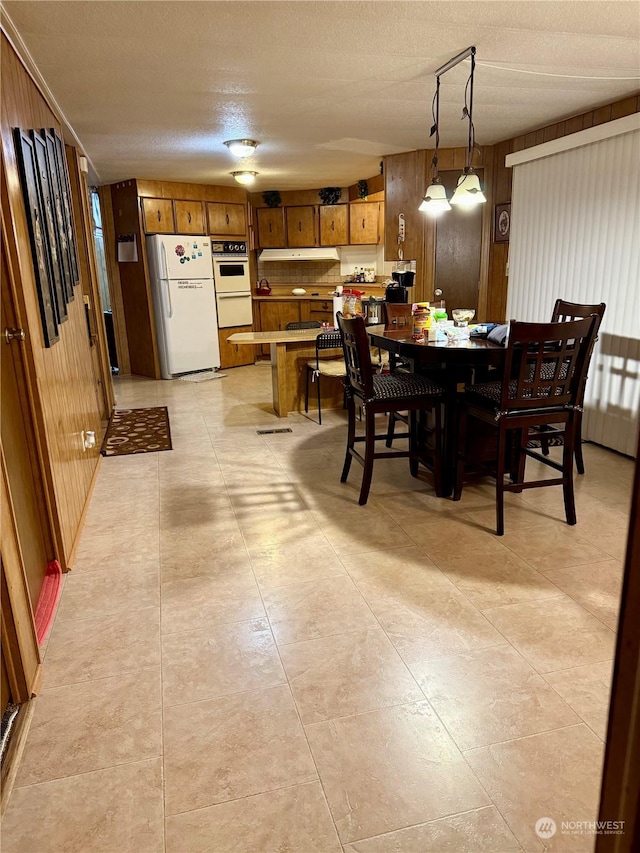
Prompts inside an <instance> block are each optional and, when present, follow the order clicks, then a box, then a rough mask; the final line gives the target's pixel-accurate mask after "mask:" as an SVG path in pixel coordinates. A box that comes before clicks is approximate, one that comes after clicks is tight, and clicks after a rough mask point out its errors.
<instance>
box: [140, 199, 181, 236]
mask: <svg viewBox="0 0 640 853" xmlns="http://www.w3.org/2000/svg"><path fill="white" fill-rule="evenodd" d="M142 212H143V214H144V230H145V232H146V233H147V234H175V233H176V225H175V221H174V218H173V201H172V200H171V199H170V198H143V199H142Z"/></svg>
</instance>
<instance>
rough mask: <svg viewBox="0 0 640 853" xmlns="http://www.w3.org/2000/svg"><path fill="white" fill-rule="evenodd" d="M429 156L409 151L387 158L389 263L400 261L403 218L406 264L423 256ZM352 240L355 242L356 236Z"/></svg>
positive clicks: (386, 211) (386, 225) (386, 204)
mask: <svg viewBox="0 0 640 853" xmlns="http://www.w3.org/2000/svg"><path fill="white" fill-rule="evenodd" d="M429 154H430V152H428V151H408V152H407V153H406V154H393V155H391V156H389V157H385V161H384V175H385V184H384V187H385V194H384V201H385V216H384V223H385V227H384V256H385V260H387V261H395V260H398V245H399V244H398V232H399V217H400V214H403V215H404V229H405V233H404V242H403V243H402V252H403V257H404V260H406V261H408V260H416V259H418V258H419V257H420V255H421V252H422V245H423V229H424V219H425V214H424V213H421V212H420V211H419V210H418V207H419V206H420V202H421V201H422V197H423V194H424V191H425V189H426V184H425V178H426V162H427V155H429ZM351 237H352V239H353V233H352V235H351Z"/></svg>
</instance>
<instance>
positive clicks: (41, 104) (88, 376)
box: [1, 34, 102, 568]
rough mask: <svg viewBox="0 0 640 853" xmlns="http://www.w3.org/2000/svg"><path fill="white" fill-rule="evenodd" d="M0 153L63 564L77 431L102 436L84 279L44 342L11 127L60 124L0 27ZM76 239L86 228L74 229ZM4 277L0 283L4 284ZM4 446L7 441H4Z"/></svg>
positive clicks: (74, 505) (88, 471) (80, 471)
mask: <svg viewBox="0 0 640 853" xmlns="http://www.w3.org/2000/svg"><path fill="white" fill-rule="evenodd" d="M1 67H2V157H3V162H4V166H5V169H6V183H5V186H6V198H5V195H4V193H3V199H2V204H3V222H4V226H5V228H6V230H7V248H8V254H9V257H8V262H9V264H10V265H11V268H12V276H13V280H14V282H15V287H16V300H17V306H16V307H17V310H18V312H19V315H20V316H19V319H20V323H21V325H22V326H23V328H25V329H26V331H27V340H26V341H25V344H24V347H25V358H26V361H27V364H28V368H29V384H30V390H31V395H32V396H31V404H32V408H33V413H34V420H35V423H36V426H37V429H38V433H39V436H40V439H41V442H42V447H41V464H42V469H43V476H44V479H45V483H46V488H47V492H48V495H47V497H48V508H49V512H50V514H51V521H52V527H53V531H54V539H55V544H56V551H57V553H56V555H55V556H56V557H57V558H58V559H59V560H60V562H61V564H62V566H63V568H66V567H67V566H68V561H69V558H70V555H71V553H72V549H73V545H74V542H75V539H76V535H77V533H78V529H79V527H80V523H81V518H82V514H83V511H84V508H85V504H86V501H87V496H88V494H89V490H90V486H91V483H92V480H93V476H94V473H95V471H96V467H97V464H98V459H99V444H100V442H98V447H96V448H94V449H92V450H88V451H85V450H84V449H83V443H82V437H81V433H82V430H94V431H95V433H96V435H97V436H100V435H101V429H102V425H101V421H100V411H99V408H100V407H99V405H98V402H97V399H96V387H95V378H94V373H93V368H92V362H91V351H90V345H89V338H88V334H87V322H86V316H85V306H84V303H83V299H82V290H83V285H82V281H81V282H80V283H79V284H78V285H77V286H76V287H75V299H74V301H73V302H70V303H69V305H68V311H69V316H68V319H67V320H66V322H64V323H63V324H62V325H61V327H60V340H59V341H58V342H57V343H56V344H55V345H54V346H52V347H50V348H46V347H45V346H44V343H43V336H42V331H41V325H40V312H39V309H38V300H37V293H36V285H35V280H34V272H33V264H32V259H31V251H30V245H29V236H28V231H27V221H26V214H25V208H24V203H23V198H22V190H21V186H20V178H19V171H18V163H17V160H16V152H15V149H14V143H13V135H12V129H13V128H14V127H21V128H25V129H28V128H41V127H55V128H56V130H57V132H58V133H59V134H60V136H62V135H63V131H62V126H61V123H60V122H59V121H58V118H57V116H56V115H55V114H54V113H53V112H52V110H51V109H50V107H49V105H48V104H47V102H46V101H45V99H44V98H43V96H42V94H41V92H40V91H39V89H38V88H37V86H36V85H35V83H34V82H33V80H32V78H31V77H30V76H29V74H28V73H27V72H26V70H25V68H24V66H23V65H22V63H21V62H20V60H19V58H18V56H17V55H16V53H15V52H14V50H13V48H12V46H11V44H10V43H9V41H8V40H7V39H6V38H5V36H4V34H2V45H1ZM77 239H78V242H79V243H81V242H87V241H88V240H90V239H91V235H87V234H86V233H78V234H77ZM4 285H5V283H4V282H3V286H4ZM5 451H7V448H5Z"/></svg>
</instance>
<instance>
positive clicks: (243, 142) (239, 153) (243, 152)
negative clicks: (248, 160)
mask: <svg viewBox="0 0 640 853" xmlns="http://www.w3.org/2000/svg"><path fill="white" fill-rule="evenodd" d="M223 144H224V145H226V146H227V148H228V149H229V151H231V153H232V154H233V155H234V157H249V156H251V154H253V153H255V150H256V148H257V147H258V143H257V142H256V141H255V139H228V140H227V141H226V142H225V143H223Z"/></svg>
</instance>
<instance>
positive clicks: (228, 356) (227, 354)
mask: <svg viewBox="0 0 640 853" xmlns="http://www.w3.org/2000/svg"><path fill="white" fill-rule="evenodd" d="M236 332H253V326H233V327H231V328H228V329H218V341H219V343H220V367H221V368H222V369H223V370H224V369H225V368H228V367H240V366H242V365H243V364H253V363H254V361H255V360H256V347H251V346H248V345H247V344H242V345H241V346H240V345H238V344H230V343H228V342H227V338H228V337H229V335H234V334H236Z"/></svg>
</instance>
